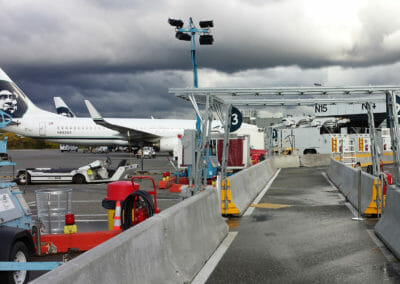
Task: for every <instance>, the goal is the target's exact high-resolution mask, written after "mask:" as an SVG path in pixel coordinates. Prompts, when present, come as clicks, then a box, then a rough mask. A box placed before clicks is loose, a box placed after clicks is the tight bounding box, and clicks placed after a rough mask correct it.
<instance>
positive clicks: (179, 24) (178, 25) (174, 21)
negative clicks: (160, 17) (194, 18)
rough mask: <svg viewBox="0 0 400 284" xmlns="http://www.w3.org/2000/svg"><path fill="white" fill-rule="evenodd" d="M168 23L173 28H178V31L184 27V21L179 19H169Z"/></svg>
mask: <svg viewBox="0 0 400 284" xmlns="http://www.w3.org/2000/svg"><path fill="white" fill-rule="evenodd" d="M168 23H169V24H170V25H171V26H173V27H176V28H178V29H180V28H182V27H183V21H182V20H177V19H168Z"/></svg>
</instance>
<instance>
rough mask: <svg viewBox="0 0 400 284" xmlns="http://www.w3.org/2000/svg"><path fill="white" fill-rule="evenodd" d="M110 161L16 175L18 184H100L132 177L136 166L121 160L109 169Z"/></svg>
mask: <svg viewBox="0 0 400 284" xmlns="http://www.w3.org/2000/svg"><path fill="white" fill-rule="evenodd" d="M110 165H111V160H110V159H109V158H107V159H106V160H96V161H94V162H92V163H90V164H89V165H86V166H83V167H80V168H78V169H63V168H60V169H54V168H27V169H25V170H20V171H18V173H17V179H16V182H17V183H18V184H31V183H77V184H81V183H100V182H112V181H117V180H121V179H125V178H128V177H129V176H132V175H133V174H134V173H135V171H136V168H137V164H127V161H126V160H121V162H120V163H119V165H118V166H117V168H116V169H110V168H109V166H110Z"/></svg>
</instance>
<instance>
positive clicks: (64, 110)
mask: <svg viewBox="0 0 400 284" xmlns="http://www.w3.org/2000/svg"><path fill="white" fill-rule="evenodd" d="M54 104H55V106H56V110H57V113H58V114H60V115H63V116H67V117H75V116H76V115H75V114H74V113H73V112H72V110H71V109H70V108H69V107H68V106H67V104H66V103H65V102H64V100H63V99H62V98H61V97H54Z"/></svg>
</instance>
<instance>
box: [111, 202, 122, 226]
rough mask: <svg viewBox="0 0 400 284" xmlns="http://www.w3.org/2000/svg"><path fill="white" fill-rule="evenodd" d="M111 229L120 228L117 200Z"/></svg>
mask: <svg viewBox="0 0 400 284" xmlns="http://www.w3.org/2000/svg"><path fill="white" fill-rule="evenodd" d="M113 230H121V202H120V201H119V200H117V203H116V204H115V214H114V226H113Z"/></svg>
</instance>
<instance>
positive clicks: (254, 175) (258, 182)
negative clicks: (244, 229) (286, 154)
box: [229, 158, 277, 215]
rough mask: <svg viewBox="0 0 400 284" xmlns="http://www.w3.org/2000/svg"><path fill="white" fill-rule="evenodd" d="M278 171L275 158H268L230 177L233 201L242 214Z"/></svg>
mask: <svg viewBox="0 0 400 284" xmlns="http://www.w3.org/2000/svg"><path fill="white" fill-rule="evenodd" d="M276 171H277V167H276V166H275V159H274V158H268V159H267V160H265V161H263V162H261V163H258V164H256V165H254V166H251V167H249V168H247V169H245V170H242V171H240V172H238V173H236V174H234V175H232V176H230V177H229V180H230V182H231V192H232V201H233V203H234V204H235V205H236V207H237V208H238V209H239V212H240V215H242V214H243V213H244V211H245V210H246V209H247V207H248V206H249V204H250V203H251V202H252V201H253V200H254V198H256V196H257V194H258V193H259V192H260V191H261V190H262V189H263V188H264V187H265V186H266V185H267V183H268V181H269V180H270V179H271V178H272V176H273V175H274V174H275V172H276Z"/></svg>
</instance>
